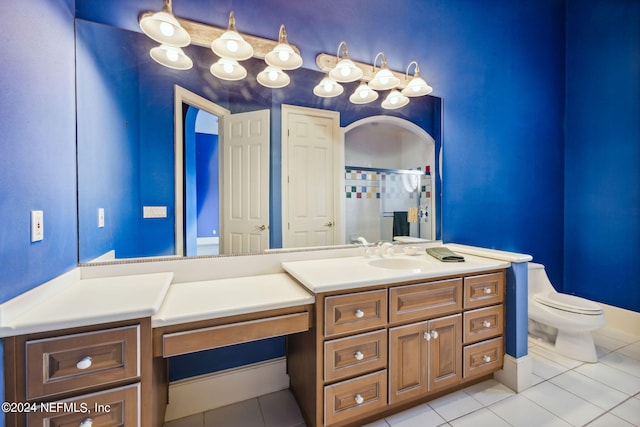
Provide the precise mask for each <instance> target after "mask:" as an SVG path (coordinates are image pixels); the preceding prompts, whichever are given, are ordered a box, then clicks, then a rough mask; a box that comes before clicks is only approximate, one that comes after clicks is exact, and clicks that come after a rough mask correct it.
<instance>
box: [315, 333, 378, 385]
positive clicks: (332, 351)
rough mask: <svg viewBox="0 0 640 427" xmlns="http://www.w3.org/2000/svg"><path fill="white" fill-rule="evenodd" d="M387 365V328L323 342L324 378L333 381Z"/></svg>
mask: <svg viewBox="0 0 640 427" xmlns="http://www.w3.org/2000/svg"><path fill="white" fill-rule="evenodd" d="M386 365H387V330H386V329H384V330H381V331H376V332H369V333H366V334H361V335H356V336H353V337H348V338H339V339H336V340H332V341H327V342H325V343H324V380H325V381H326V382H329V381H335V380H339V379H343V378H347V377H351V376H355V375H359V374H362V373H365V372H371V371H375V370H377V369H383V368H385V367H386Z"/></svg>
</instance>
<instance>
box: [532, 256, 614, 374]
mask: <svg viewBox="0 0 640 427" xmlns="http://www.w3.org/2000/svg"><path fill="white" fill-rule="evenodd" d="M605 322H606V321H605V317H604V311H603V310H602V307H600V305H598V304H597V303H595V302H593V301H589V300H587V299H584V298H580V297H576V296H573V295H567V294H561V293H559V292H557V291H556V290H555V289H554V287H553V285H552V284H551V282H550V281H549V278H548V277H547V273H546V271H545V269H544V265H542V264H536V263H532V262H530V263H529V335H530V336H531V337H532V338H534V339H537V340H538V341H539V342H542V343H546V344H548V345H550V346H552V347H553V349H554V350H555V351H556V352H557V353H559V354H562V355H564V356H566V357H569V358H571V359H575V360H581V361H584V362H597V361H598V356H597V355H596V347H595V344H594V343H593V337H592V335H591V331H594V330H596V329H600V328H602V327H603V326H604V324H605Z"/></svg>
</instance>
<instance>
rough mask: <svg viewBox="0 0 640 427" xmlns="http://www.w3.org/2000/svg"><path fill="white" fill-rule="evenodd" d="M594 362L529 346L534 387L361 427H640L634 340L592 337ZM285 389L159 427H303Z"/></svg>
mask: <svg viewBox="0 0 640 427" xmlns="http://www.w3.org/2000/svg"><path fill="white" fill-rule="evenodd" d="M594 338H595V341H596V346H597V352H598V357H599V359H600V360H599V362H598V363H593V364H590V363H581V362H576V361H574V360H570V359H567V358H565V357H562V356H558V355H556V354H554V353H552V352H550V351H548V350H547V349H546V348H544V347H543V346H540V345H536V343H535V342H533V341H529V354H530V355H531V356H532V358H533V385H532V386H531V387H530V388H529V389H527V390H525V391H524V392H522V393H519V394H516V393H514V392H513V391H511V390H510V389H509V388H507V387H505V386H504V385H502V384H500V383H498V382H497V381H495V380H488V381H485V382H483V383H480V384H476V385H474V386H471V387H468V388H465V389H464V390H460V391H457V392H455V393H451V394H449V395H446V396H444V397H441V398H439V399H436V400H433V401H430V402H429V403H426V404H423V405H419V406H416V407H414V408H412V409H409V410H407V411H405V412H401V413H398V414H395V415H392V416H390V417H387V418H386V419H384V420H380V421H377V422H375V423H372V424H368V425H367V426H366V427H430V426H434V427H435V426H454V427H459V426H460V427H464V426H470V427H482V426H491V427H501V426H517V427H520V426H535V427H539V426H545V427H546V426H590V427H614V426H620V427H622V426H640V337H636V336H629V335H625V334H623V333H620V332H617V331H607V332H606V333H595V334H594ZM304 425H305V424H304V421H303V419H302V415H301V414H300V410H299V409H298V406H297V405H296V402H295V400H294V398H293V396H292V395H291V393H290V392H289V390H283V391H280V392H277V393H272V394H268V395H265V396H260V397H258V398H256V399H251V400H247V401H244V402H240V403H236V404H234V405H229V406H225V407H223V408H219V409H215V410H212V411H209V412H205V413H201V414H196V415H192V416H189V417H186V418H182V419H179V420H175V421H171V422H168V423H165V427H214V426H215V427H304Z"/></svg>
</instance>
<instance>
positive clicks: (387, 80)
mask: <svg viewBox="0 0 640 427" xmlns="http://www.w3.org/2000/svg"><path fill="white" fill-rule="evenodd" d="M380 83H382V84H383V85H386V84H388V83H389V77H387V76H382V77H380Z"/></svg>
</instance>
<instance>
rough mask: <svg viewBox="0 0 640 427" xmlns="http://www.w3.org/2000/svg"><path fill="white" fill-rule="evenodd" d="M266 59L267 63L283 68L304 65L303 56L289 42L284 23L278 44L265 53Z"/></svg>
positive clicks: (289, 68) (294, 67)
mask: <svg viewBox="0 0 640 427" xmlns="http://www.w3.org/2000/svg"><path fill="white" fill-rule="evenodd" d="M264 61H265V62H266V63H267V65H270V66H273V67H278V68H279V69H281V70H295V69H296V68H300V66H302V57H301V56H300V54H299V53H298V52H296V51H295V50H294V49H293V48H292V47H291V45H290V44H289V41H288V40H287V30H286V29H285V28H284V24H282V25H280V33H279V35H278V44H277V45H276V47H274V48H273V50H272V51H271V52H269V53H267V54H266V55H265V57H264Z"/></svg>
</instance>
